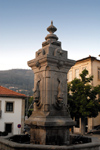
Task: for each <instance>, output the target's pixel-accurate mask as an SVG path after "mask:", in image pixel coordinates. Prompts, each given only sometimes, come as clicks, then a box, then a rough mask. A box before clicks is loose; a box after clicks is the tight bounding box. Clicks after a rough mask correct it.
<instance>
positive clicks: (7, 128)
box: [5, 123, 12, 133]
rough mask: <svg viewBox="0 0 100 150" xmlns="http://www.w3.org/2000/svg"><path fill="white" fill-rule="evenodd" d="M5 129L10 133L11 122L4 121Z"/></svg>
mask: <svg viewBox="0 0 100 150" xmlns="http://www.w3.org/2000/svg"><path fill="white" fill-rule="evenodd" d="M5 131H6V132H8V133H12V123H5Z"/></svg>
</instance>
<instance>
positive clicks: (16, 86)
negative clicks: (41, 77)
mask: <svg viewBox="0 0 100 150" xmlns="http://www.w3.org/2000/svg"><path fill="white" fill-rule="evenodd" d="M0 86H4V87H7V88H9V89H11V90H13V91H16V92H19V93H23V94H26V95H29V96H32V95H33V87H34V73H33V71H32V70H27V69H12V70H6V71H0Z"/></svg>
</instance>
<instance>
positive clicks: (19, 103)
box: [0, 86, 26, 134]
mask: <svg viewBox="0 0 100 150" xmlns="http://www.w3.org/2000/svg"><path fill="white" fill-rule="evenodd" d="M25 98H26V95H24V94H20V93H17V92H14V91H12V90H9V89H7V88H5V87H2V86H0V131H7V132H8V133H11V134H19V133H21V132H23V129H24V114H25ZM18 124H21V128H18V127H17V126H18Z"/></svg>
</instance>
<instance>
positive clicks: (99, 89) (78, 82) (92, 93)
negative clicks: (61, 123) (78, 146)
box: [68, 69, 100, 134]
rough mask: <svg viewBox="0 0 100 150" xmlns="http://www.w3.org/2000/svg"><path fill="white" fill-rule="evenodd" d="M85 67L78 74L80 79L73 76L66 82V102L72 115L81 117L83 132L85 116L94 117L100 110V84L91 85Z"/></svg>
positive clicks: (90, 78)
mask: <svg viewBox="0 0 100 150" xmlns="http://www.w3.org/2000/svg"><path fill="white" fill-rule="evenodd" d="M87 75H88V71H87V70H86V69H85V70H83V71H82V73H81V74H80V79H77V78H75V79H74V80H73V81H72V82H71V83H69V84H68V103H69V105H70V113H71V116H72V117H75V118H81V133H82V134H84V133H85V118H86V117H96V116H97V115H98V112H99V111H100V104H99V99H97V94H100V85H98V86H95V87H93V86H92V84H91V81H93V76H90V77H87Z"/></svg>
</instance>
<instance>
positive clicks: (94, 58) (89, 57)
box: [76, 55, 100, 63]
mask: <svg viewBox="0 0 100 150" xmlns="http://www.w3.org/2000/svg"><path fill="white" fill-rule="evenodd" d="M87 59H91V60H97V61H100V60H99V59H97V58H96V57H93V56H91V55H89V56H88V57H85V58H82V59H79V60H76V63H77V62H79V61H83V60H87Z"/></svg>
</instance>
